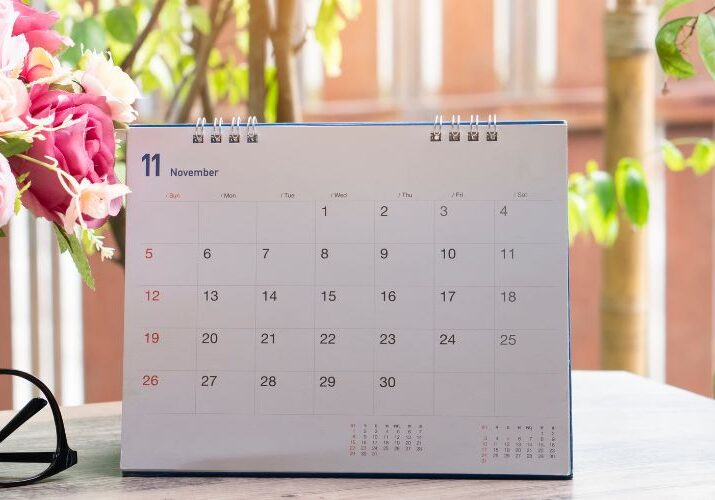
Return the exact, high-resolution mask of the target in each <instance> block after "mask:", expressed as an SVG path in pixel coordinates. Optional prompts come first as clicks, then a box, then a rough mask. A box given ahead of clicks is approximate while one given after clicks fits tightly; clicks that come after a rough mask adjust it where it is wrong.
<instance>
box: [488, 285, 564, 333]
mask: <svg viewBox="0 0 715 500" xmlns="http://www.w3.org/2000/svg"><path fill="white" fill-rule="evenodd" d="M495 294H496V297H494V300H496V311H495V313H496V328H502V329H516V330H518V329H545V330H555V329H558V328H559V326H560V325H561V324H562V318H564V317H566V315H567V314H568V311H567V309H566V304H567V302H566V296H565V293H564V290H563V289H562V288H560V287H549V286H532V287H498V288H496V290H495Z"/></svg>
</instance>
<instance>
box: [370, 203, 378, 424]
mask: <svg viewBox="0 0 715 500" xmlns="http://www.w3.org/2000/svg"><path fill="white" fill-rule="evenodd" d="M376 240H377V202H376V201H373V202H372V308H373V317H374V318H375V320H374V328H375V331H376V332H377V241H376ZM371 351H372V356H371V357H372V413H373V414H374V413H375V365H376V364H377V360H376V359H375V358H376V353H375V346H374V344H373V345H372V346H371Z"/></svg>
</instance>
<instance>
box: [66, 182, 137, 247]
mask: <svg viewBox="0 0 715 500" xmlns="http://www.w3.org/2000/svg"><path fill="white" fill-rule="evenodd" d="M59 179H60V182H61V183H62V185H63V186H64V188H65V189H66V190H67V192H68V193H69V194H70V196H71V197H72V200H71V201H70V204H69V206H68V207H67V211H66V212H65V214H64V216H63V217H62V223H63V226H64V229H65V231H66V232H67V233H71V232H72V231H74V227H75V224H78V223H79V225H80V226H82V227H85V226H86V225H85V223H84V220H83V219H82V214H85V215H88V216H89V217H92V218H93V219H106V218H107V217H109V216H110V215H116V214H117V211H116V209H115V207H116V203H112V201H113V200H115V199H117V198H121V197H122V196H124V195H126V194H129V193H130V191H129V188H128V187H127V186H125V185H124V184H109V183H108V182H107V181H106V180H104V181H102V182H97V183H94V184H92V183H91V182H89V180H87V179H82V182H77V181H76V180H74V178H73V177H71V176H62V175H60V176H59Z"/></svg>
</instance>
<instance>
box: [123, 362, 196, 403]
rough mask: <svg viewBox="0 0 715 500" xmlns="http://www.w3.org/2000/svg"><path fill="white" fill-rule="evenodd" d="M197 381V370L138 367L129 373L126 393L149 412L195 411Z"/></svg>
mask: <svg viewBox="0 0 715 500" xmlns="http://www.w3.org/2000/svg"><path fill="white" fill-rule="evenodd" d="M193 381H194V372H193V371H162V370H158V369H147V370H143V371H134V372H132V373H130V374H128V377H127V380H126V383H125V391H126V393H125V394H128V395H130V396H131V397H132V399H133V400H134V401H136V402H137V404H140V405H141V408H142V411H144V412H145V413H194V383H193Z"/></svg>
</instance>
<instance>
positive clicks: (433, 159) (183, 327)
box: [121, 122, 571, 477]
mask: <svg viewBox="0 0 715 500" xmlns="http://www.w3.org/2000/svg"><path fill="white" fill-rule="evenodd" d="M127 144H128V149H127V171H128V174H127V176H128V182H129V185H130V186H131V188H132V190H133V193H132V194H131V195H130V196H129V197H128V202H127V203H128V206H127V255H126V300H125V303H126V304H125V307H126V318H125V341H124V403H123V431H122V458H121V467H122V470H123V471H124V472H125V473H126V474H155V473H189V474H191V473H215V474H248V475H257V474H273V475H282V474H285V475H301V474H308V475H313V474H315V475H356V474H357V475H376V476H377V475H383V474H384V475H425V476H439V475H450V476H475V477H490V476H529V477H569V476H570V475H571V424H570V387H569V373H570V371H569V370H570V367H569V317H568V238H567V205H566V181H567V179H566V175H567V172H566V125H565V123H563V122H504V123H502V122H500V123H499V124H498V125H495V124H494V123H490V124H489V126H487V125H486V124H484V123H481V124H474V123H473V124H471V125H470V126H466V125H464V124H462V125H461V126H460V125H459V124H453V125H452V126H445V127H441V126H439V125H437V126H433V124H432V123H412V124H336V125H328V124H304V125H262V124H255V122H249V126H246V125H240V126H235V125H232V126H230V127H229V126H223V127H222V126H220V125H217V126H214V127H211V126H210V125H209V126H206V127H202V126H198V127H194V126H193V125H192V126H144V127H141V126H139V127H132V128H131V129H130V130H129V132H128V143H127Z"/></svg>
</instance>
